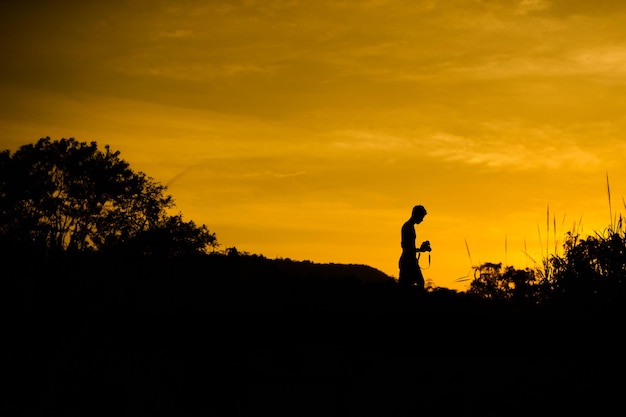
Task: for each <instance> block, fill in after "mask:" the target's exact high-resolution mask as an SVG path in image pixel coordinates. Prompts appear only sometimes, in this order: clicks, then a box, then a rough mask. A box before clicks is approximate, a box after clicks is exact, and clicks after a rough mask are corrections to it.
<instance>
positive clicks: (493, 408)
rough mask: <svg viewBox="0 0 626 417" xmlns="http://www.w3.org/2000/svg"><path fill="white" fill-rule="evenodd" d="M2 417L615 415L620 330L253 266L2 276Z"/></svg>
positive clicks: (356, 279) (340, 271)
mask: <svg viewBox="0 0 626 417" xmlns="http://www.w3.org/2000/svg"><path fill="white" fill-rule="evenodd" d="M2 301H3V305H4V306H5V307H7V309H6V312H5V315H4V317H5V325H4V326H3V327H4V334H5V335H6V337H5V338H4V340H5V342H4V345H5V346H8V347H9V349H8V354H5V355H6V356H5V359H6V360H5V371H4V376H5V379H6V380H8V382H9V383H10V384H9V387H8V388H5V390H4V394H5V395H4V396H3V397H4V400H3V407H4V408H5V410H6V412H5V413H3V415H7V416H8V415H38V416H48V415H63V416H72V415H76V416H92V415H111V416H113V415H115V416H126V415H128V416H131V415H132V416H137V415H168V416H254V415H289V416H438V415H463V416H474V415H475V416H517V415H520V416H521V415H523V416H527V415H564V414H569V413H573V412H577V413H585V414H592V415H598V416H599V415H614V410H615V409H617V410H619V409H622V408H623V399H622V398H623V395H624V388H625V387H626V385H625V383H624V377H625V374H624V371H625V370H626V367H625V366H624V363H625V360H624V357H623V355H624V342H623V341H622V338H623V333H624V326H623V323H624V322H623V321H622V320H621V319H620V318H619V317H615V316H611V317H608V316H604V315H599V314H595V313H594V314H591V313H587V312H584V311H570V310H563V309H559V308H552V309H548V310H538V309H529V308H520V307H513V306H508V305H495V304H492V303H486V302H483V301H480V300H476V299H472V298H471V297H468V296H467V295H466V294H462V293H455V292H452V291H446V290H442V289H440V290H438V291H435V292H431V293H427V294H424V295H422V296H420V295H419V294H415V293H412V292H407V291H400V289H399V288H397V286H396V285H395V282H394V281H393V280H391V279H390V278H389V277H386V276H384V274H381V273H380V272H379V271H376V270H373V269H371V268H369V267H364V266H358V265H316V264H311V263H306V262H305V263H300V262H291V261H280V262H278V261H269V260H266V259H264V258H254V257H253V258H249V259H241V258H235V259H233V258H227V257H216V258H213V259H211V260H210V261H209V260H207V259H198V260H187V261H186V262H185V263H184V264H181V263H178V262H177V263H172V262H167V261H154V260H153V261H151V262H148V261H141V262H134V261H133V262H129V261H124V262H121V261H120V262H111V260H110V259H109V260H104V259H101V258H97V257H92V258H84V259H82V258H81V259H79V260H77V259H73V260H72V261H71V262H68V260H67V259H63V260H54V261H50V260H48V261H41V260H38V261H37V262H27V261H23V262H22V261H20V262H14V263H12V264H11V265H9V267H8V268H7V270H6V278H5V288H4V291H3V300H2Z"/></svg>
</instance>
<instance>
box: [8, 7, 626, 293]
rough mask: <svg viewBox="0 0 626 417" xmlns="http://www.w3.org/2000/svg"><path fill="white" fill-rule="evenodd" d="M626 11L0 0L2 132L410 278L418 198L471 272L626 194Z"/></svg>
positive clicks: (431, 235) (227, 232)
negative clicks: (405, 249) (113, 153)
mask: <svg viewBox="0 0 626 417" xmlns="http://www.w3.org/2000/svg"><path fill="white" fill-rule="evenodd" d="M625 22H626V2H623V1H618V0H615V1H603V0H597V1H587V0H558V1H550V0H446V1H443V0H442V1H437V0H406V1H402V0H361V1H356V0H355V1H352V0H344V1H330V0H310V1H298V0H291V1H288V0H242V1H233V0H224V1H221V0H211V1H199V0H198V1H195V0H171V1H170V0H164V1H156V0H135V1H121V0H119V1H118V0H113V1H95V0H90V1H85V0H83V1H74V0H72V1H66V0H63V1H39V2H36V1H22V2H17V1H15V2H10V1H3V2H0V33H1V41H0V48H1V53H2V65H0V75H1V77H0V83H1V88H0V148H1V149H10V150H11V151H15V150H16V149H17V148H18V147H19V146H21V145H25V144H29V143H34V142H36V141H37V140H38V139H39V138H41V137H45V136H50V137H51V138H53V139H60V138H70V137H74V138H76V139H77V140H80V141H85V142H91V141H96V142H97V143H98V145H99V146H101V147H102V149H104V145H106V144H109V145H111V147H112V148H113V149H114V150H119V151H121V157H122V158H123V159H124V160H126V161H127V162H129V163H130V165H131V168H133V169H134V170H135V171H142V172H144V173H146V174H147V175H148V176H150V177H152V178H154V179H155V180H156V181H158V182H160V183H162V184H165V185H167V186H168V193H169V194H171V195H172V196H173V197H174V199H175V201H176V209H177V211H180V212H182V214H183V217H184V218H185V219H186V220H193V221H194V222H196V223H197V224H206V225H207V226H208V228H209V230H210V231H212V232H214V233H215V234H216V236H217V238H218V241H219V242H220V244H221V245H222V247H223V248H226V247H232V246H235V247H237V249H239V250H240V251H246V252H249V253H255V254H262V255H264V256H266V257H269V258H291V259H294V260H310V261H313V262H323V263H326V262H334V263H356V264H367V265H370V266H373V267H375V268H378V269H380V270H382V271H383V272H386V273H388V274H389V275H392V276H395V277H397V275H398V269H397V268H398V267H397V261H398V257H399V255H400V227H401V225H402V223H403V222H404V221H405V220H407V219H408V217H409V215H410V212H411V208H412V207H413V206H414V205H415V204H423V205H424V206H426V208H427V210H428V212H429V214H428V215H427V216H426V219H425V220H424V223H422V224H421V225H419V226H417V228H416V230H417V235H418V238H417V239H418V244H419V243H420V242H421V241H422V240H426V239H428V240H430V241H431V244H432V247H433V252H432V254H431V263H430V267H429V266H428V261H427V259H426V258H427V257H423V258H422V262H421V264H422V266H423V267H424V268H427V269H425V270H424V275H425V277H426V279H430V280H432V282H433V284H434V285H436V286H440V287H448V288H453V289H458V290H464V289H466V288H467V287H468V285H469V281H462V280H459V279H460V278H464V277H465V278H467V277H469V276H470V275H471V268H472V266H476V265H479V264H481V263H484V262H496V263H497V262H502V263H503V264H505V265H513V266H516V267H518V268H525V267H533V266H534V261H537V262H540V261H541V259H542V257H543V256H544V254H545V252H546V249H547V248H546V244H547V245H548V247H553V246H554V245H555V240H556V241H557V242H556V244H557V245H559V246H560V242H562V240H563V237H564V235H565V233H566V232H567V231H569V230H572V229H573V228H574V227H575V228H576V229H577V230H578V231H579V232H581V233H582V235H590V234H593V233H594V232H595V231H596V230H597V231H602V230H604V229H605V228H606V227H607V226H608V225H609V223H610V221H611V214H610V213H611V212H612V213H613V214H615V213H620V212H621V211H622V210H623V209H624V203H623V199H622V197H623V196H624V194H625V193H626V184H625V181H626V164H625V163H624V157H625V156H626V140H625V137H626V118H625V112H624V110H625V109H626V106H625V105H626V24H624V23H625ZM607 176H608V179H609V182H610V186H611V202H612V207H611V208H610V207H609V199H608V193H607ZM548 211H549V229H550V230H549V231H548V230H547V227H548V226H547V224H546V220H547V213H548ZM555 226H556V230H554V229H555ZM547 232H548V233H547ZM554 232H556V233H554ZM548 234H549V236H547V235H548ZM548 237H549V242H547V240H546V239H547V238H548ZM467 248H469V253H468V250H467ZM552 252H553V251H552ZM533 260H534V261H533Z"/></svg>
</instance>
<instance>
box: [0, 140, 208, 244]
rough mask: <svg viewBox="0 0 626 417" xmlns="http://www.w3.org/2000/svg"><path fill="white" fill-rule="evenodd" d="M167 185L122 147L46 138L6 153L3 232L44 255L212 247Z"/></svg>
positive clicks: (0, 208)
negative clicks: (133, 163) (133, 164)
mask: <svg viewBox="0 0 626 417" xmlns="http://www.w3.org/2000/svg"><path fill="white" fill-rule="evenodd" d="M166 189H167V188H166V187H165V186H163V185H161V184H159V183H158V182H156V181H155V180H154V179H152V178H150V177H148V176H146V175H145V174H144V173H142V172H134V171H133V170H132V169H131V168H130V166H129V164H128V163H127V162H125V161H124V160H122V159H121V158H120V152H119V151H112V150H111V149H110V147H109V146H108V145H107V146H105V150H104V152H102V151H100V150H99V149H98V146H97V144H96V142H91V143H89V144H87V143H86V142H79V141H77V140H75V139H74V138H70V139H60V140H51V139H50V138H49V137H46V138H42V139H40V140H39V141H38V142H36V143H35V144H31V145H24V146H21V147H20V148H19V149H18V150H17V151H16V152H15V153H14V154H12V155H11V153H10V152H9V151H8V150H5V151H3V152H2V153H0V197H1V198H0V202H1V203H0V238H1V239H2V242H3V243H4V246H5V247H8V248H22V249H23V250H27V251H35V252H38V253H44V254H55V253H59V252H64V251H75V252H85V251H90V250H102V249H110V248H118V249H119V248H120V247H127V246H130V247H132V248H133V250H137V251H144V252H147V253H159V254H165V253H166V252H167V253H168V254H175V253H179V252H181V251H182V252H185V251H206V250H207V248H208V247H210V246H215V245H217V240H216V237H215V235H214V234H211V233H210V232H209V230H208V229H207V228H206V226H204V225H202V226H200V227H198V226H196V225H195V224H194V223H193V222H184V221H183V220H182V216H181V215H180V214H179V215H176V216H170V215H168V214H167V211H168V209H172V208H173V207H174V201H173V199H172V197H171V196H170V195H167V194H165V192H166Z"/></svg>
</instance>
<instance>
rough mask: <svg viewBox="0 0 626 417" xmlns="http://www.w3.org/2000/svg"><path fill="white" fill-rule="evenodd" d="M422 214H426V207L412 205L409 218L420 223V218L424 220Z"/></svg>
mask: <svg viewBox="0 0 626 417" xmlns="http://www.w3.org/2000/svg"><path fill="white" fill-rule="evenodd" d="M424 216H426V209H425V208H424V206H422V205H419V206H415V207H413V212H412V213H411V218H412V219H413V220H414V221H415V222H416V223H421V222H422V220H424Z"/></svg>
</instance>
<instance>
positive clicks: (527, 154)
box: [425, 129, 602, 171]
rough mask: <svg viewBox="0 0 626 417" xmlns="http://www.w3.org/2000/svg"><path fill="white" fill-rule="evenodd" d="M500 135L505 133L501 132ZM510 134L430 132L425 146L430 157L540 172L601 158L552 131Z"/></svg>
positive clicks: (592, 164)
mask: <svg viewBox="0 0 626 417" xmlns="http://www.w3.org/2000/svg"><path fill="white" fill-rule="evenodd" d="M500 134H501V135H502V136H506V133H505V132H504V131H501V132H500ZM512 136H521V138H518V139H515V138H514V137H510V136H509V137H508V138H502V137H501V136H493V137H489V136H473V137H467V136H459V135H454V134H450V133H445V132H437V133H434V134H433V135H432V136H431V138H430V142H431V145H430V146H428V147H427V148H425V149H426V150H427V152H428V154H429V155H430V156H431V157H436V158H441V159H443V160H444V161H449V162H462V163H465V164H468V165H480V166H484V167H486V168H495V169H507V170H511V169H513V170H536V171H542V170H545V169H549V170H560V169H565V168H567V169H596V168H597V167H601V166H602V160H601V158H599V157H598V156H597V154H596V153H595V152H594V150H593V149H589V148H587V147H584V146H582V145H581V144H579V143H576V142H575V141H573V140H571V139H563V138H559V137H558V136H557V137H555V132H546V131H542V130H541V129H534V130H533V129H527V130H525V131H523V132H521V131H520V132H515V133H514V134H513V135H512Z"/></svg>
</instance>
